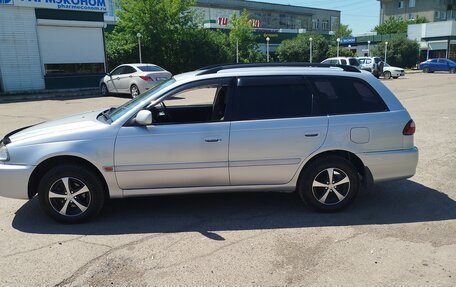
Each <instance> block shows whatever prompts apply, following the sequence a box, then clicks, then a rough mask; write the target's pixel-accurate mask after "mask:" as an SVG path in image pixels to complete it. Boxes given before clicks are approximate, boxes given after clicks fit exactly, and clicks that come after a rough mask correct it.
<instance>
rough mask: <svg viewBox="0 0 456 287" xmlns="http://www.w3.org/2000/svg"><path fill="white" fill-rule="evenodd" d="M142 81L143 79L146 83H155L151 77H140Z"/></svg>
mask: <svg viewBox="0 0 456 287" xmlns="http://www.w3.org/2000/svg"><path fill="white" fill-rule="evenodd" d="M139 77H140V78H141V79H143V80H144V81H153V80H154V79H152V78H151V77H149V76H139Z"/></svg>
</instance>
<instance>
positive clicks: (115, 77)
mask: <svg viewBox="0 0 456 287" xmlns="http://www.w3.org/2000/svg"><path fill="white" fill-rule="evenodd" d="M123 69H124V67H123V66H121V67H118V68H117V69H115V70H114V71H112V72H111V73H110V74H109V76H108V77H109V78H108V80H107V81H106V86H107V87H108V90H109V92H110V93H116V94H117V93H120V91H119V89H118V86H119V80H120V75H121V73H122V70H123Z"/></svg>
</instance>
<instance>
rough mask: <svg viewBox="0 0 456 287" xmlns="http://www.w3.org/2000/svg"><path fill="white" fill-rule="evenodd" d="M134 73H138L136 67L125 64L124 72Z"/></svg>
mask: <svg viewBox="0 0 456 287" xmlns="http://www.w3.org/2000/svg"><path fill="white" fill-rule="evenodd" d="M133 73H136V69H135V68H133V67H129V66H125V67H124V68H123V70H122V74H123V75H125V74H133Z"/></svg>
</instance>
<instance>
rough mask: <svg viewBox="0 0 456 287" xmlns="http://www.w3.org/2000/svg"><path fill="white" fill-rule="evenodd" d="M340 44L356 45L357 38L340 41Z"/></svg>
mask: <svg viewBox="0 0 456 287" xmlns="http://www.w3.org/2000/svg"><path fill="white" fill-rule="evenodd" d="M340 43H341V44H355V43H356V38H355V37H350V38H342V39H340Z"/></svg>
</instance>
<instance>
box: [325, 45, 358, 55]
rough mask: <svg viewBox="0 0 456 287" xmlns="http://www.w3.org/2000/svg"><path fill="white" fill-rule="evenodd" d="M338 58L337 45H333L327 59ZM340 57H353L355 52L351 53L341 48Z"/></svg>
mask: <svg viewBox="0 0 456 287" xmlns="http://www.w3.org/2000/svg"><path fill="white" fill-rule="evenodd" d="M336 56H337V44H335V46H333V45H331V46H330V47H329V49H328V52H327V53H326V58H331V57H336ZM339 56H340V57H353V56H354V55H353V52H352V51H350V50H349V49H348V48H347V47H343V46H339Z"/></svg>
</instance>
